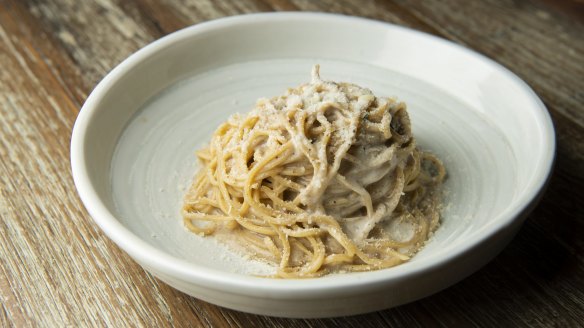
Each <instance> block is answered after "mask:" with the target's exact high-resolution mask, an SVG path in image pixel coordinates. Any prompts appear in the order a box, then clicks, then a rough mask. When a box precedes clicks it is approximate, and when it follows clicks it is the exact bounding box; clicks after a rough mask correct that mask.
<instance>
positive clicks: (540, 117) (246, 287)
mask: <svg viewBox="0 0 584 328" xmlns="http://www.w3.org/2000/svg"><path fill="white" fill-rule="evenodd" d="M283 20H285V21H286V22H288V23H290V24H294V23H298V22H300V21H304V20H311V21H315V20H318V21H321V22H322V21H329V22H331V23H338V22H351V23H352V24H361V25H366V26H368V27H377V28H380V27H381V28H392V29H397V30H400V31H402V32H405V33H410V34H411V35H413V36H415V37H417V38H422V39H426V40H432V41H434V42H439V43H442V44H445V45H447V46H450V47H454V48H456V49H457V50H459V51H462V52H466V53H468V54H469V55H472V56H473V57H476V58H478V59H480V60H481V61H482V62H485V63H487V64H488V65H489V66H490V67H492V68H493V69H495V70H497V71H499V72H500V73H502V74H503V75H504V76H505V77H506V78H508V79H509V80H511V81H512V82H513V83H514V84H516V85H517V86H519V87H520V89H521V90H522V91H523V92H525V93H526V94H527V95H528V96H529V97H530V98H531V99H532V100H534V101H535V103H534V104H535V105H536V106H535V107H534V108H532V110H534V111H535V112H534V114H535V116H536V118H537V121H538V123H539V125H538V129H539V130H538V131H539V132H541V133H542V140H543V141H544V144H542V145H540V147H542V148H541V149H543V150H542V152H541V156H540V157H539V158H537V159H536V160H535V161H534V163H535V164H534V165H535V166H534V167H535V169H536V171H535V173H534V175H533V177H532V178H531V180H532V183H531V184H530V188H529V189H528V190H526V192H524V193H523V194H521V195H519V197H518V198H517V199H516V200H515V202H514V204H513V206H510V207H509V208H507V209H506V210H505V211H503V212H501V213H499V215H497V216H496V217H494V218H493V220H494V221H495V222H494V224H490V225H488V226H487V227H484V228H483V231H482V234H480V235H479V237H480V238H477V239H476V240H472V241H470V242H468V243H465V244H463V245H461V247H460V248H458V249H454V250H452V251H451V252H449V253H446V254H444V253H442V254H440V255H441V256H436V257H432V258H427V259H424V261H422V262H418V264H417V265H414V266H409V267H407V269H403V266H397V267H394V268H391V270H377V271H370V272H364V273H355V274H351V275H334V276H328V277H327V278H308V279H300V280H293V279H273V278H261V277H254V276H246V275H242V274H236V273H229V272H225V271H221V270H217V269H212V268H208V267H204V266H201V265H197V264H195V263H190V262H187V261H186V260H182V259H179V258H177V257H174V256H172V255H170V254H168V253H165V252H163V251H162V250H160V249H157V248H155V247H154V246H152V245H150V244H148V243H147V242H145V241H144V240H142V239H141V238H139V237H138V236H137V235H135V234H134V233H133V232H131V231H130V230H129V229H128V228H126V227H125V226H124V225H122V224H121V223H120V222H119V221H118V220H117V219H116V218H115V216H114V215H113V214H112V213H111V212H110V211H109V210H108V209H107V207H106V205H105V204H104V202H103V201H102V200H101V199H100V197H99V196H98V193H97V191H96V190H95V188H94V187H93V186H92V184H91V180H90V178H89V172H88V169H87V163H86V161H85V153H86V151H89V150H88V149H87V148H86V147H85V144H86V138H87V133H86V132H87V130H88V127H89V126H90V125H91V123H92V120H93V118H94V117H95V116H96V115H98V112H99V110H98V109H99V105H100V101H101V99H102V98H103V97H104V96H105V95H106V94H107V93H108V92H109V90H110V89H111V88H112V85H113V84H115V82H116V81H117V80H119V79H120V78H121V77H123V76H124V75H125V74H126V73H128V72H129V71H130V70H132V69H133V68H134V67H136V66H137V65H138V64H139V63H140V62H141V61H143V60H145V59H147V58H149V57H150V56H152V55H153V54H155V53H157V52H158V51H159V50H161V49H164V48H166V47H169V46H172V45H173V44H176V43H179V42H181V41H182V40H184V39H188V38H190V37H193V36H194V35H197V34H201V33H205V32H207V31H211V30H214V29H221V28H229V27H237V26H238V25H239V24H249V23H254V22H256V23H257V22H262V23H270V22H275V21H278V22H281V21H283ZM555 148H556V139H555V132H554V127H553V123H552V120H551V116H550V114H549V112H548V111H547V109H546V107H545V105H544V104H543V102H542V101H541V100H540V99H539V97H538V96H537V95H536V94H535V92H534V91H533V90H532V89H531V88H530V87H529V86H528V85H527V84H526V83H525V82H524V81H523V80H521V79H520V78H519V77H518V76H516V75H515V74H514V73H512V72H511V71H510V70H508V69H507V68H505V67H504V66H502V65H501V64H499V63H497V62H495V61H493V60H491V59H489V58H487V57H486V56H484V55H482V54H480V53H477V52H474V51H472V50H470V49H468V48H465V47H463V46H461V45H458V44H456V43H453V42H451V41H448V40H445V39H442V38H440V37H437V36H433V35H430V34H427V33H424V32H421V31H417V30H413V29H410V28H407V27H402V26H398V25H394V24H391V23H386V22H382V21H376V20H371V19H366V18H360V17H352V16H344V15H338V14H328V13H307V12H303V13H300V12H296V13H290V12H288V13H255V14H246V15H239V16H231V17H224V18H220V19H216V20H212V21H207V22H203V23H199V24H196V25H192V26H189V27H186V28H183V29H181V30H178V31H176V32H173V33H171V34H169V35H167V36H164V37H162V38H160V39H158V40H156V41H154V42H152V43H150V44H148V45H146V46H145V47H143V48H141V49H140V50H138V51H136V52H135V53H133V54H132V55H130V56H129V57H128V58H127V59H125V60H124V61H123V62H121V63H120V64H119V65H118V66H116V67H115V68H114V69H113V70H112V71H111V72H109V73H108V74H107V75H106V76H105V77H104V78H103V79H102V80H101V81H100V82H99V84H98V85H97V86H96V87H95V89H94V90H93V91H92V92H91V94H90V95H89V97H88V98H87V100H86V101H85V103H84V105H83V106H82V108H81V110H80V113H79V115H78V117H77V120H76V121H75V125H74V127H73V132H72V137H71V167H72V173H73V179H74V183H75V186H76V188H77V191H78V194H79V196H80V199H81V200H82V202H83V204H84V205H85V207H86V209H87V211H88V212H89V214H90V215H91V217H92V218H93V220H94V221H95V222H96V223H97V224H98V225H99V226H100V228H101V229H102V230H103V231H104V232H105V234H106V235H107V236H108V237H109V238H110V239H111V240H112V241H114V242H115V243H116V244H117V245H118V246H119V247H120V248H122V249H123V250H124V251H125V252H127V253H128V254H129V255H130V256H131V257H133V258H134V259H135V260H136V261H138V262H139V263H140V264H141V265H143V266H145V267H147V268H150V269H153V270H155V271H159V272H162V273H164V274H166V275H170V276H172V277H175V278H178V279H181V280H183V281H186V282H191V283H196V284H201V285H205V286H208V287H210V288H213V289H215V290H220V291H223V292H228V293H233V294H242V295H255V296H262V297H265V296H266V293H269V295H272V297H278V298H299V297H319V298H320V297H326V295H328V296H331V295H335V294H346V293H351V292H355V291H359V292H367V291H368V290H371V289H373V288H378V287H379V286H381V285H385V284H390V283H395V282H399V281H401V280H404V279H407V278H408V277H411V276H415V275H420V274H423V273H424V272H427V271H429V270H430V269H431V268H433V267H436V266H438V265H439V264H441V263H447V262H450V261H452V260H454V259H456V258H458V257H460V256H462V255H463V254H464V253H466V252H468V251H469V250H471V249H473V248H474V247H476V246H478V245H480V244H481V243H483V242H484V241H486V240H487V239H489V238H490V237H492V236H494V235H495V234H497V232H499V231H500V230H503V229H505V228H507V227H509V226H511V225H512V224H513V223H516V221H518V220H523V219H524V216H525V215H522V214H525V213H524V212H525V211H526V210H528V209H529V208H532V207H533V205H534V204H535V203H536V202H537V199H538V197H539V196H541V193H542V192H543V189H544V186H545V185H546V183H547V181H548V180H549V177H550V175H551V171H552V167H553V162H554V157H555ZM357 276H359V278H357ZM339 287H342V288H341V289H339ZM275 293H277V294H275ZM273 295H277V296H273Z"/></svg>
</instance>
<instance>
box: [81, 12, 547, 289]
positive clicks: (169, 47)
mask: <svg viewBox="0 0 584 328" xmlns="http://www.w3.org/2000/svg"><path fill="white" fill-rule="evenodd" d="M315 17H316V16H315ZM232 22H233V23H227V24H214V23H208V24H203V25H201V26H196V27H195V28H190V29H186V30H183V31H181V32H179V33H176V34H174V35H171V36H170V37H167V38H165V39H162V40H160V41H157V42H155V43H154V44H152V45H150V46H148V47H146V48H145V49H143V50H142V51H140V52H138V53H137V54H135V55H134V56H132V57H131V58H129V59H128V60H127V61H125V62H124V63H123V64H122V65H120V66H119V67H118V68H116V70H114V72H112V73H111V74H110V76H108V77H107V78H106V79H105V80H104V81H103V82H102V83H101V84H100V87H98V89H96V91H95V92H94V94H93V95H92V97H91V98H90V100H88V103H87V105H86V108H84V110H88V111H91V113H90V114H88V116H87V119H86V121H87V122H90V124H89V123H88V124H86V131H85V134H84V139H83V141H84V148H85V152H84V153H83V155H82V156H84V161H85V163H86V166H87V172H88V176H89V181H90V183H91V185H92V187H93V188H94V189H95V191H96V193H97V195H98V197H99V199H100V200H101V201H102V202H103V204H104V206H105V208H106V209H107V211H109V212H110V213H111V214H112V215H113V216H114V217H115V218H116V219H117V220H118V221H119V223H121V224H122V225H123V226H124V227H125V228H127V229H128V230H130V231H131V232H132V233H133V234H135V235H136V236H138V237H139V238H140V239H142V240H143V241H145V242H147V243H148V244H150V245H151V246H153V247H155V248H156V249H158V250H160V251H162V252H164V253H167V254H170V255H171V256H173V257H175V258H177V259H180V260H184V261H186V262H189V263H194V264H196V265H199V266H202V267H206V268H211V269H215V270H218V272H231V273H236V274H244V275H249V274H265V273H269V272H271V271H272V270H273V269H272V268H270V267H269V266H266V265H264V264H262V263H256V262H250V261H248V260H244V259H242V258H241V257H240V256H238V255H236V254H234V253H232V252H230V251H229V250H228V249H226V248H225V247H223V246H222V245H220V244H218V243H217V242H216V241H215V240H214V239H213V238H203V237H200V236H197V235H194V234H192V233H190V232H188V231H186V230H185V229H184V228H183V225H182V221H181V217H180V213H179V210H180V206H181V201H182V197H183V194H184V192H185V190H186V188H188V186H189V184H190V181H191V178H192V176H193V174H194V173H195V171H196V158H195V155H194V151H195V150H196V149H198V148H200V147H201V146H202V145H204V144H205V143H206V142H207V141H208V140H209V138H210V135H211V133H212V132H213V131H214V129H215V128H216V127H217V126H218V125H219V124H220V123H221V122H223V121H224V120H225V119H226V118H227V117H228V116H229V115H230V114H232V113H235V112H240V113H246V112H247V111H249V110H250V109H251V108H252V107H253V105H254V103H255V101H256V100H257V99H258V98H260V97H272V96H275V95H279V94H282V93H283V92H284V91H285V90H286V88H287V87H292V86H296V85H298V84H300V83H303V82H307V81H309V78H310V76H309V75H310V68H311V66H312V65H314V64H316V63H318V64H320V65H321V76H322V77H323V78H324V79H328V80H335V81H348V82H353V83H356V84H358V85H361V86H363V87H367V88H369V89H371V90H372V91H373V92H374V93H375V94H376V95H378V96H396V97H398V98H399V99H400V100H402V101H404V102H406V104H407V106H408V111H409V113H410V116H411V120H412V124H413V129H414V130H413V131H414V135H415V137H416V139H417V140H418V145H419V146H420V147H421V148H423V149H425V150H429V151H431V152H433V153H435V154H437V155H438V156H439V157H440V158H441V159H442V160H443V161H444V163H445V165H446V168H447V171H448V179H447V181H446V184H445V189H446V195H445V202H446V208H445V209H444V211H443V213H442V224H441V226H440V228H439V229H438V230H437V231H436V233H435V235H434V236H433V237H432V239H431V241H430V242H429V243H428V244H427V246H426V247H425V248H424V249H423V250H422V251H421V252H420V253H419V254H418V255H417V256H415V257H414V258H413V259H412V261H410V262H408V263H406V264H404V265H402V266H400V267H397V268H395V269H388V270H408V269H409V268H415V267H416V266H419V265H421V264H422V263H423V262H424V261H427V260H428V259H432V258H434V259H436V258H437V257H441V256H444V255H445V254H448V253H449V252H452V251H453V250H455V249H460V248H461V247H466V246H467V245H469V244H472V243H475V242H477V240H480V239H481V238H484V236H485V235H487V234H489V233H492V231H493V229H496V228H497V227H500V226H502V225H507V224H510V223H511V222H512V221H513V220H514V219H515V218H514V215H516V214H517V213H518V211H519V210H520V209H521V207H522V206H525V205H526V204H527V203H528V202H529V200H530V199H531V198H532V197H533V196H534V195H535V193H536V192H537V190H536V189H539V188H540V187H541V184H542V183H543V180H545V176H546V175H547V170H548V169H549V160H550V158H551V156H550V155H549V152H550V151H552V149H553V142H551V141H550V140H551V138H552V137H551V136H550V133H551V132H550V127H549V123H547V121H545V118H547V116H545V109H544V108H543V106H542V105H541V103H540V102H539V101H538V100H537V98H536V97H534V96H533V94H532V93H531V90H530V89H529V88H527V87H526V86H525V85H524V84H523V83H522V82H521V81H520V80H519V79H517V78H516V77H515V76H514V75H512V74H510V73H509V72H508V71H506V70H504V69H502V68H501V67H500V66H498V65H496V64H493V63H492V62H491V61H489V60H487V59H485V58H483V57H480V56H477V55H476V54H473V53H471V52H469V51H467V50H465V49H463V48H461V47H458V46H453V45H452V44H450V43H447V42H445V41H441V40H439V39H436V38H433V37H429V36H426V35H424V34H420V33H417V32H413V31H409V30H405V29H401V28H397V27H394V28H391V29H388V28H387V25H384V24H378V23H372V22H364V21H358V22H360V23H359V24H355V22H357V21H355V22H352V21H351V20H338V19H334V18H332V17H325V18H322V17H319V18H318V19H316V18H315V19H307V18H306V17H303V18H300V17H293V16H291V17H290V18H289V19H285V20H269V21H268V20H267V19H257V20H252V21H249V20H246V21H245V22H239V23H238V22H237V20H233V21H232ZM268 23H269V28H266V27H267V26H268ZM324 26H326V29H325V28H323V27H324ZM330 29H333V30H334V31H335V34H333V35H338V38H335V37H331V35H330ZM297 35H302V36H303V37H302V39H298V38H295V36H297ZM412 40H414V41H415V42H412ZM349 44H350V46H348V45H349ZM533 145H539V146H538V147H533ZM530 197H531V198H530ZM96 220H97V221H98V222H99V219H98V218H96ZM117 242H118V243H119V241H117ZM465 245H466V246H465ZM321 279H334V277H325V278H321Z"/></svg>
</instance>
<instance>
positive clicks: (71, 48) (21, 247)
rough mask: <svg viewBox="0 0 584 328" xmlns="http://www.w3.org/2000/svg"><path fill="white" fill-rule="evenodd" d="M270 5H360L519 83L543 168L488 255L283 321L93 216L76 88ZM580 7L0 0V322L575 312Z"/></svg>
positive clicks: (546, 317)
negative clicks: (371, 297)
mask: <svg viewBox="0 0 584 328" xmlns="http://www.w3.org/2000/svg"><path fill="white" fill-rule="evenodd" d="M282 10H305V11H326V12H334V13H342V14H347V15H355V16H362V17H368V18H373V19H377V20H382V21H387V22H391V23H395V24H399V25H403V26H408V27H412V28H415V29H418V30H422V31H425V32H428V33H432V34H434V35H437V36H440V37H443V38H446V39H449V40H452V41H454V42H457V43H459V44H461V45H464V46H466V47H469V48H471V49H474V50H476V51H478V52H481V53H483V54H485V55H487V56H489V57H491V58H493V59H495V60H496V61H498V62H499V63H501V64H503V65H505V66H506V67H507V68H509V69H510V70H511V71H513V72H515V73H516V74H517V75H519V76H520V77H521V78H522V79H524V80H525V81H526V82H527V83H528V84H529V85H530V86H532V88H534V90H535V91H536V92H537V93H538V95H539V96H540V97H541V98H542V99H543V101H544V102H545V104H546V106H547V107H548V109H549V111H550V113H551V114H552V117H553V119H554V123H555V126H556V129H557V139H558V150H557V161H556V168H555V170H554V174H553V176H552V178H551V181H550V184H549V188H548V191H547V193H546V194H545V195H544V197H543V198H542V201H541V203H540V204H539V206H538V207H537V208H536V209H535V211H534V212H533V213H532V214H531V215H530V217H529V218H528V220H527V221H526V223H525V225H524V226H523V228H522V229H521V231H520V232H519V234H518V235H517V237H516V238H515V239H514V240H513V242H512V243H511V244H510V245H509V246H508V247H507V248H506V249H505V251H503V252H502V253H501V254H500V255H499V256H498V257H497V258H496V259H495V260H494V261H492V262H491V263H489V264H488V265H487V266H485V267H484V268H483V269H481V270H480V271H478V272H477V273H475V274H474V275H472V276H471V277H469V278H467V279H465V280H464V281H462V282H460V283H459V284H457V285H455V286H453V287H451V288H449V289H447V290H445V291H442V292H440V293H437V294H435V295H433V296H431V297H428V298H426V299H423V300H420V301H418V302H414V303H411V304H407V305H404V306H400V307H397V308H394V309H390V310H386V311H381V312H376V313H371V314H367V315H361V316H353V317H347V318H335V319H322V320H290V319H282V318H269V317H263V316H255V315H251V314H245V313H240V312H237V311H231V310H227V309H223V308H219V307H217V306H214V305H211V304H208V303H205V302H202V301H199V300H197V299H195V298H192V297H189V296H187V295H185V294H183V293H181V292H178V291H176V290H174V289H173V288H171V287H169V286H167V285H165V284H164V283H162V282H160V281H158V280H156V279H155V278H153V277H152V276H151V275H149V274H148V273H146V272H144V271H143V270H142V269H141V268H140V267H139V266H138V265H137V264H136V263H134V262H133V261H132V260H131V259H130V258H129V257H128V256H126V255H125V254H124V253H123V252H122V251H121V250H120V249H119V248H117V247H116V246H115V245H114V244H113V243H112V242H111V241H109V240H108V239H107V238H106V237H105V236H104V235H103V233H102V232H101V231H100V230H99V229H98V228H97V226H96V225H95V224H94V223H93V221H92V220H91V218H90V217H89V216H88V214H87V212H86V211H85V209H84V207H83V205H82V204H81V202H80V200H79V199H78V197H77V194H76V191H75V188H74V185H73V181H72V178H71V173H70V164H69V142H70V135H71V129H72V127H73V123H74V121H75V118H76V116H77V114H78V112H79V108H80V107H81V105H82V104H83V102H84V100H85V98H86V97H87V95H88V94H89V92H90V91H91V89H92V88H93V87H94V86H95V85H96V84H97V82H98V81H99V80H100V79H101V78H102V77H103V76H104V75H105V74H106V73H107V72H108V71H109V70H110V69H112V68H113V67H114V66H115V65H116V64H118V63H119V62H120V61H122V60H123V59H124V58H126V57H127V56H128V55H130V54H131V53H132V52H134V51H136V50H137V49H139V48H140V47H142V46H144V45H146V44H148V43H149V42H151V41H153V40H155V39H157V38H160V37H161V36H164V35H166V34H168V33H171V32H173V31H176V30H178V29H180V28H183V27H186V26H188V25H191V24H196V23H199V22H203V21H207V20H210V19H215V18H219V17H224V16H230V15H237V14H243V13H251V12H265V11H282ZM583 13H584V5H583V4H582V2H580V1H575V0H573V1H570V0H561V1H553V0H532V1H512V0H484V1H461V0H458V1H457V0H442V1H439V0H430V1H421V0H417V1H405V0H387V1H382V0H379V1H365V2H361V1H352V0H341V1H333V0H326V1H307V0H253V1H211V0H208V1H203V0H190V1H178V0H162V1H156V0H133V1H123V0H96V1H74V0H53V1H41V0H37V1H33V0H27V1H18V0H0V159H1V161H0V192H1V197H0V217H1V220H0V270H1V271H0V305H1V306H0V327H26V326H31V327H54V326H118V327H130V326H132V327H136V326H143V327H151V326H160V327H170V326H176V327H183V326H184V327H192V326H201V327H224V326H232V327H249V326H254V327H340V326H343V327H381V326H388V327H402V326H407V327H434V326H443V327H450V326H495V325H502V326H505V327H506V326H536V327H549V326H558V327H570V326H579V325H582V323H583V322H584V239H583V238H582V236H583V235H584V203H583V202H582V200H583V199H584V108H583V103H584V92H583V90H584V79H583V77H584V38H583V37H582V36H583V35H584V15H583ZM536 146H537V145H534V147H536Z"/></svg>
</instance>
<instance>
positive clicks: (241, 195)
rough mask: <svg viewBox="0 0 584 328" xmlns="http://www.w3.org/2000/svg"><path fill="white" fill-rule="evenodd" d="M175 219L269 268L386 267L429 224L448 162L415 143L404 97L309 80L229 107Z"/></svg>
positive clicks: (298, 274) (406, 254)
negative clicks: (242, 110) (242, 107)
mask: <svg viewBox="0 0 584 328" xmlns="http://www.w3.org/2000/svg"><path fill="white" fill-rule="evenodd" d="M197 156H198V158H199V161H200V163H201V168H200V170H199V172H198V174H197V175H196V176H195V178H194V181H193V183H192V185H191V187H190V189H189V190H188V192H187V194H186V196H185V199H184V204H183V208H182V215H183V220H184V224H185V226H186V227H187V228H188V229H189V230H190V231H192V232H194V233H197V234H201V235H216V236H218V237H220V238H221V237H222V238H221V239H222V240H223V241H225V242H227V243H230V244H231V245H232V246H233V247H238V248H239V249H243V250H244V251H245V253H246V254H249V255H252V256H253V257H255V258H258V259H262V260H265V261H268V262H270V263H274V264H275V265H276V266H277V272H276V274H275V276H276V277H281V278H305V277H317V276H321V275H324V274H328V273H331V272H347V271H366V270H375V269H381V268H388V267H392V266H395V265H398V264H400V263H403V262H405V261H407V260H408V259H410V258H411V256H413V255H414V254H415V253H416V252H417V251H418V250H419V249H420V248H421V247H422V246H423V245H424V243H425V241H426V240H427V239H428V237H429V236H430V234H431V233H432V232H433V231H434V230H435V229H436V228H437V226H438V225H439V209H440V206H439V205H440V202H439V199H440V197H439V196H440V193H439V192H438V190H439V186H440V185H441V183H442V181H443V179H444V177H445V175H446V171H445V168H444V166H443V165H442V163H441V161H440V160H439V159H438V158H436V157H435V156H434V155H432V154H429V153H427V152H422V151H420V150H419V149H417V148H416V143H415V139H414V138H413V136H412V131H411V124H410V120H409V116H408V113H407V111H406V106H405V104H404V103H402V102H398V101H397V100H395V99H390V98H383V97H375V96H374V95H373V93H372V92H371V91H369V90H368V89H365V88H361V87H359V86H357V85H354V84H350V83H343V82H341V83H335V82H332V81H323V80H322V79H321V78H320V74H319V66H318V65H316V66H315V67H314V68H313V71H312V81H311V82H310V83H307V84H303V85H301V86H299V87H297V88H292V89H288V90H287V92H286V93H285V94H284V95H283V96H279V97H275V98H272V99H265V98H264V99H260V100H258V102H257V104H256V107H255V108H254V109H253V110H252V111H251V112H250V113H249V114H248V115H245V116H242V115H239V114H235V115H233V116H231V117H230V118H229V119H228V120H227V122H225V123H223V124H222V125H221V126H219V127H218V128H217V130H216V131H215V133H214V134H213V136H212V139H211V141H210V143H209V145H208V146H207V147H205V148H203V149H201V150H199V151H198V152H197Z"/></svg>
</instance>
